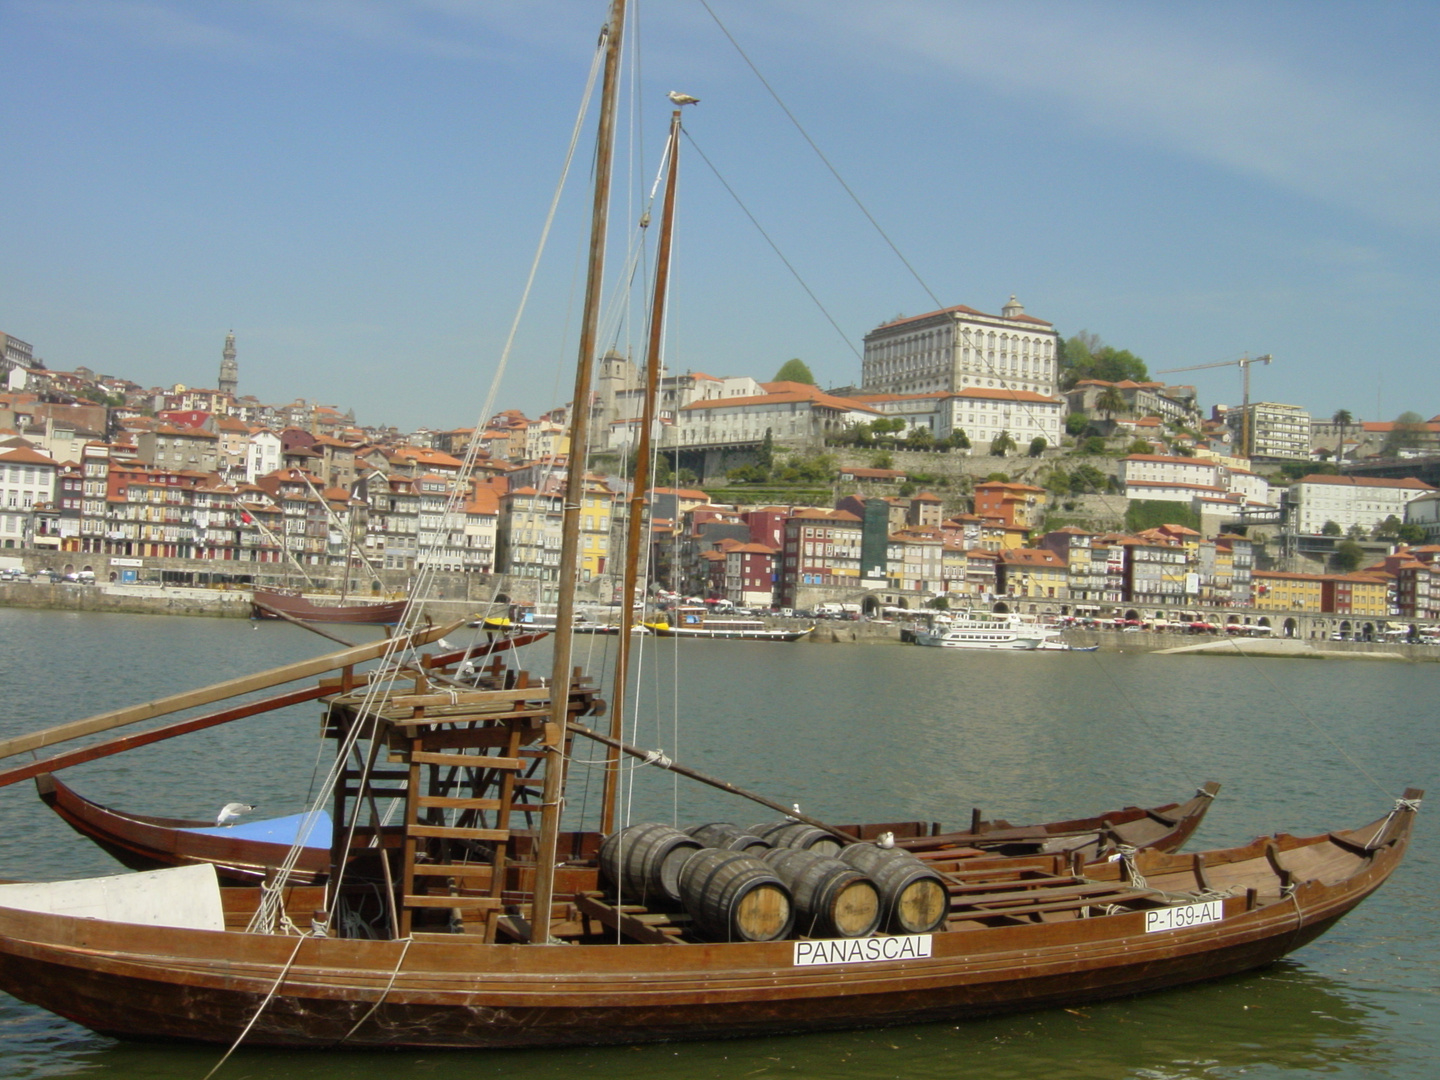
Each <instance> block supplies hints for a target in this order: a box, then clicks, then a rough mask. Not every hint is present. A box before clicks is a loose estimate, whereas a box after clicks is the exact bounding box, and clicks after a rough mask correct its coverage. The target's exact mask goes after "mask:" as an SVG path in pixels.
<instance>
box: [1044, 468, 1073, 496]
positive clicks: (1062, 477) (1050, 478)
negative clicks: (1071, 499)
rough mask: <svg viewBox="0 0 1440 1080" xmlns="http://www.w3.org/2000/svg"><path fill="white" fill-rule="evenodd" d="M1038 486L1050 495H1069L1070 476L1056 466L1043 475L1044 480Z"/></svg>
mask: <svg viewBox="0 0 1440 1080" xmlns="http://www.w3.org/2000/svg"><path fill="white" fill-rule="evenodd" d="M1040 486H1041V487H1043V488H1044V489H1045V490H1046V491H1048V492H1050V493H1051V494H1052V495H1069V494H1070V474H1069V473H1067V472H1066V471H1065V470H1064V469H1062V468H1061V467H1060V466H1058V465H1056V466H1054V467H1053V468H1051V469H1050V470H1049V471H1048V472H1047V473H1046V474H1045V479H1044V481H1043V482H1042V483H1041V485H1040Z"/></svg>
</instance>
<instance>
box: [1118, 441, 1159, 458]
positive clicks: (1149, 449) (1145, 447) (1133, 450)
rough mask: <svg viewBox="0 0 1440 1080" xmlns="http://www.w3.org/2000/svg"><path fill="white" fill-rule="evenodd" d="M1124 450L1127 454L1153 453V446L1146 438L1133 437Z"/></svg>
mask: <svg viewBox="0 0 1440 1080" xmlns="http://www.w3.org/2000/svg"><path fill="white" fill-rule="evenodd" d="M1125 452H1126V453H1127V454H1153V453H1154V452H1155V447H1153V446H1151V445H1150V442H1149V440H1147V439H1135V440H1134V441H1133V442H1132V443H1131V444H1130V445H1129V446H1128V447H1126V449H1125Z"/></svg>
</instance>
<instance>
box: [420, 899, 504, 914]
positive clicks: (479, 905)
mask: <svg viewBox="0 0 1440 1080" xmlns="http://www.w3.org/2000/svg"><path fill="white" fill-rule="evenodd" d="M404 903H405V906H406V907H423V908H472V909H479V910H483V911H492V910H495V909H496V908H499V907H500V906H501V904H500V901H499V900H497V899H495V898H494V897H493V896H407V897H405V898H404Z"/></svg>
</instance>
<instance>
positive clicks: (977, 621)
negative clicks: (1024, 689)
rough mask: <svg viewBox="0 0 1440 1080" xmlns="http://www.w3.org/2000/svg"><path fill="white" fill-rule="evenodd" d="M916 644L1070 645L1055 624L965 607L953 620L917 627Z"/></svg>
mask: <svg viewBox="0 0 1440 1080" xmlns="http://www.w3.org/2000/svg"><path fill="white" fill-rule="evenodd" d="M913 640H914V643H915V644H916V645H927V646H931V647H937V648H942V649H984V650H998V651H1002V652H1039V651H1045V652H1053V651H1064V650H1067V649H1069V646H1068V645H1066V644H1065V642H1064V640H1063V639H1062V638H1061V636H1060V631H1059V630H1058V629H1056V628H1055V627H1051V626H1044V625H1042V624H1040V623H1039V622H1037V621H1035V620H1034V619H1026V618H1024V617H1023V616H1020V615H1016V614H1013V613H1012V614H996V613H991V612H985V611H964V612H960V613H958V614H956V615H953V616H951V617H950V621H949V623H946V624H940V625H937V626H935V627H934V628H932V629H930V630H917V631H916V632H915V634H914V638H913Z"/></svg>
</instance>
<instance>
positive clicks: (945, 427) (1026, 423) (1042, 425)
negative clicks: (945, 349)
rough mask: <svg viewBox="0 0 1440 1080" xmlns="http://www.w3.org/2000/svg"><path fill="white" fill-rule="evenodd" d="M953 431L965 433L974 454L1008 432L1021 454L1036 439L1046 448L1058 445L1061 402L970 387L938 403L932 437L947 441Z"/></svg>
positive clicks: (1044, 396)
mask: <svg viewBox="0 0 1440 1080" xmlns="http://www.w3.org/2000/svg"><path fill="white" fill-rule="evenodd" d="M956 428H960V429H962V430H963V431H964V432H965V436H966V438H968V439H969V440H970V445H971V446H972V447H974V449H975V450H976V452H978V453H984V452H985V451H986V450H987V449H988V448H989V445H990V443H991V442H993V441H994V439H995V438H996V436H998V435H999V434H1000V433H1001V432H1002V431H1004V432H1009V434H1010V437H1011V438H1012V439H1014V440H1015V444H1016V447H1017V448H1018V449H1019V450H1021V451H1022V452H1023V451H1024V450H1025V449H1026V447H1028V446H1029V445H1030V443H1031V441H1033V440H1034V439H1035V437H1036V436H1039V437H1041V438H1043V439H1044V440H1045V443H1046V445H1047V446H1058V445H1059V444H1060V435H1061V433H1062V432H1063V431H1064V429H1065V402H1064V399H1062V398H1058V397H1055V396H1054V395H1051V394H1038V393H1033V392H1031V391H1029V390H990V389H982V388H980V387H978V386H977V387H970V388H969V389H966V390H961V391H960V392H959V393H957V394H950V395H948V396H947V397H946V398H945V400H944V401H943V402H942V405H941V409H940V416H939V422H938V424H937V427H936V431H935V437H936V438H937V439H948V438H949V437H950V433H951V432H952V431H954V430H955V429H956Z"/></svg>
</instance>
